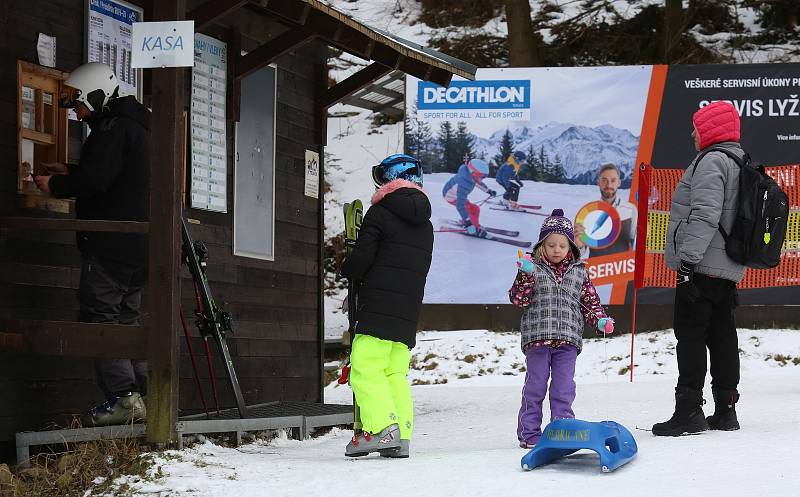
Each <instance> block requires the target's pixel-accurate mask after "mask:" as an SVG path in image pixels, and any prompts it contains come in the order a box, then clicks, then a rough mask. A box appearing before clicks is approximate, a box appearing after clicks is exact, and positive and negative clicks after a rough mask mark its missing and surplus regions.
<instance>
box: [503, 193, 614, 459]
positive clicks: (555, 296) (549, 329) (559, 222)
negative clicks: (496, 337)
mask: <svg viewBox="0 0 800 497" xmlns="http://www.w3.org/2000/svg"><path fill="white" fill-rule="evenodd" d="M517 266H518V267H519V272H518V273H517V278H516V279H515V280H514V285H513V286H512V287H511V289H510V290H509V291H508V293H509V298H510V300H511V303H512V304H514V305H516V306H517V307H522V308H525V312H524V313H523V314H522V319H521V321H520V331H521V333H522V351H523V352H524V353H525V362H526V368H527V372H526V373H525V385H524V386H523V389H522V406H521V407H520V410H519V417H518V425H517V438H518V439H519V445H520V447H522V448H532V447H534V446H535V445H536V443H537V442H538V441H539V438H540V437H541V436H542V431H541V424H542V403H543V402H544V397H545V393H546V392H547V382H548V378H549V380H550V419H551V420H555V419H562V418H574V417H575V414H574V413H573V412H572V402H573V401H574V400H575V379H574V376H575V360H576V359H577V356H578V354H579V353H580V351H581V346H582V338H581V337H582V335H583V323H584V320H585V321H587V322H588V323H590V324H591V325H592V326H593V327H595V328H596V329H597V330H598V331H599V332H601V333H605V334H610V333H612V332H613V331H614V320H613V319H611V318H610V317H608V316H607V315H606V313H605V311H604V310H603V307H602V306H601V305H600V298H599V297H598V296H597V292H596V291H595V288H594V285H592V282H591V280H590V279H589V275H588V273H587V271H586V267H585V266H584V263H583V262H582V261H581V260H580V251H579V250H578V247H577V246H576V245H575V242H574V236H573V227H572V222H571V221H570V220H569V219H567V218H566V217H564V211H562V210H561V209H555V210H554V211H553V213H552V214H551V215H550V216H549V217H547V218H546V219H545V221H544V223H542V229H541V231H540V233H539V241H538V242H537V243H536V245H535V246H534V247H533V254H532V257H531V255H525V256H523V255H522V251H520V252H519V260H518V261H517Z"/></svg>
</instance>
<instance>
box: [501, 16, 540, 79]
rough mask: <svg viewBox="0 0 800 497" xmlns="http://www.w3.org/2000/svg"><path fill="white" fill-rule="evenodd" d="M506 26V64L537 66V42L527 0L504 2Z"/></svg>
mask: <svg viewBox="0 0 800 497" xmlns="http://www.w3.org/2000/svg"><path fill="white" fill-rule="evenodd" d="M505 4H506V24H507V26H508V53H509V56H508V62H509V65H511V66H512V67H534V66H538V65H539V53H538V42H537V38H536V35H535V34H534V32H533V24H531V6H530V4H529V3H528V0H505Z"/></svg>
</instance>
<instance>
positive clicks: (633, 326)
mask: <svg viewBox="0 0 800 497" xmlns="http://www.w3.org/2000/svg"><path fill="white" fill-rule="evenodd" d="M637 290H638V288H636V285H634V286H633V314H632V315H631V380H630V382H631V383H633V342H634V337H635V335H636V294H637V293H639V292H638V291H637Z"/></svg>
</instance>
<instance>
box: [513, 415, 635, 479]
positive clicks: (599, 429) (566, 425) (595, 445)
mask: <svg viewBox="0 0 800 497" xmlns="http://www.w3.org/2000/svg"><path fill="white" fill-rule="evenodd" d="M580 449H590V450H593V451H595V452H597V453H598V454H599V455H600V465H601V466H602V469H603V472H604V473H610V472H611V471H614V470H615V469H617V468H619V467H620V466H622V465H623V464H626V463H628V462H630V461H631V460H632V459H633V458H634V457H636V452H637V451H638V450H639V449H638V447H637V446H636V440H634V439H633V435H631V432H629V431H628V429H627V428H625V427H624V426H622V425H621V424H619V423H616V422H614V421H597V422H590V421H582V420H580V419H557V420H555V421H552V422H550V424H548V425H547V427H545V429H544V432H543V433H542V438H541V440H539V443H537V444H536V447H534V448H533V449H531V451H530V452H528V453H527V454H525V456H524V457H523V458H522V469H523V470H525V471H529V470H531V469H533V468H537V467H539V466H542V465H544V464H549V463H551V462H553V461H555V460H556V459H559V458H562V457H564V456H568V455H570V454H572V453H573V452H577V451H579V450H580Z"/></svg>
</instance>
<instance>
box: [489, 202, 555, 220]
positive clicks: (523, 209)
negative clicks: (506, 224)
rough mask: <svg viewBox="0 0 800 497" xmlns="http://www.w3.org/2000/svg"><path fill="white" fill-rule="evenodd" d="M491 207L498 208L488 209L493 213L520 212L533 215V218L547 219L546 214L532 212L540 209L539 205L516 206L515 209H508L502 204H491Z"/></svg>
mask: <svg viewBox="0 0 800 497" xmlns="http://www.w3.org/2000/svg"><path fill="white" fill-rule="evenodd" d="M492 204H493V205H496V206H498V207H489V208H490V209H491V210H493V211H506V212H520V213H522V214H533V215H534V216H544V217H547V214H543V213H541V212H534V211H537V210H539V209H541V208H542V206H541V205H530V204H517V207H516V208H514V207H509V206H508V205H505V204H503V203H502V202H492Z"/></svg>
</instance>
